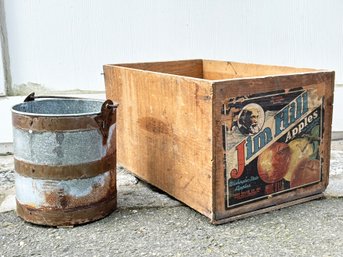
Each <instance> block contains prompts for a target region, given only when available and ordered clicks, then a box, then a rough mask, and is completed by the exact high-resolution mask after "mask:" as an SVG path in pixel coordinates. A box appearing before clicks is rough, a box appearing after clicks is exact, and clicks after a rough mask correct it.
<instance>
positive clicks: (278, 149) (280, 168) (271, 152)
mask: <svg viewBox="0 0 343 257" xmlns="http://www.w3.org/2000/svg"><path fill="white" fill-rule="evenodd" d="M290 159H291V150H290V147H289V146H288V145H287V144H286V143H280V142H275V143H273V144H272V145H271V146H270V147H268V148H267V149H266V150H265V151H264V152H262V153H261V154H260V156H259V157H258V160H257V171H258V175H259V176H260V178H261V179H262V180H263V181H264V182H266V183H275V182H277V181H280V180H281V179H282V178H283V177H284V176H285V175H286V173H287V170H288V166H289V163H290Z"/></svg>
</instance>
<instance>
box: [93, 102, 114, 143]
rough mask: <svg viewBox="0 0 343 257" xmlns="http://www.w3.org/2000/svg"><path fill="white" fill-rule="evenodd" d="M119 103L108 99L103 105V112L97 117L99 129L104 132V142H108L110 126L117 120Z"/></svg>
mask: <svg viewBox="0 0 343 257" xmlns="http://www.w3.org/2000/svg"><path fill="white" fill-rule="evenodd" d="M117 107H118V104H117V103H113V101H112V100H110V99H107V100H106V101H105V102H104V103H103V104H102V106H101V113H100V115H99V116H97V117H95V121H96V122H97V123H98V125H99V130H100V132H101V134H102V138H103V142H102V143H103V144H106V142H107V138H108V135H109V129H110V127H111V126H112V125H113V124H114V123H115V122H116V109H117Z"/></svg>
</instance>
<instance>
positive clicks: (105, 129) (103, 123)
mask: <svg viewBox="0 0 343 257" xmlns="http://www.w3.org/2000/svg"><path fill="white" fill-rule="evenodd" d="M42 98H58V99H84V98H81V97H72V96H36V95H35V92H32V93H31V94H29V95H28V96H27V97H26V98H25V100H24V102H30V101H34V100H35V99H42ZM117 108H118V104H117V103H113V101H112V100H109V99H107V100H106V101H105V102H104V103H103V104H102V106H101V112H100V114H99V115H97V116H96V117H95V118H94V120H95V121H96V123H97V124H98V126H99V130H100V132H101V134H102V136H103V144H106V142H107V138H108V135H109V129H110V127H111V125H113V124H114V123H115V122H116V109H117Z"/></svg>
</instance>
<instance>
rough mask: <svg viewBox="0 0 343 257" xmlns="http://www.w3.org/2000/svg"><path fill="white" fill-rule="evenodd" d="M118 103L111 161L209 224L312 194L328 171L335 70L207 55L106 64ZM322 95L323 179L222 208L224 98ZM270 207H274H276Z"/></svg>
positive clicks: (321, 185) (314, 195) (112, 95)
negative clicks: (306, 91) (295, 92)
mask: <svg viewBox="0 0 343 257" xmlns="http://www.w3.org/2000/svg"><path fill="white" fill-rule="evenodd" d="M104 73H105V83H106V94H107V98H109V99H111V100H114V101H116V102H118V103H119V108H118V122H117V124H118V125H117V126H118V127H117V133H118V137H117V138H118V146H117V147H118V163H120V164H122V165H124V166H125V167H126V168H127V169H129V170H131V171H132V172H133V173H134V174H135V175H136V176H138V177H140V178H141V179H143V180H145V181H147V182H148V183H151V184H152V185H154V186H156V187H158V188H160V189H162V190H163V191H165V192H167V193H168V194H170V195H172V196H174V197H175V198H177V199H178V200H180V201H182V202H184V203H185V204H187V205H189V206H190V207H192V208H193V209H195V210H197V211H199V212H200V213H202V214H204V215H205V216H207V217H209V218H210V219H211V221H212V222H213V223H223V222H228V221H231V220H233V219H237V218H240V217H246V216H250V215H253V214H257V213H261V212H265V211H268V210H272V209H276V208H282V207H286V206H289V205H292V204H295V203H300V202H304V201H307V200H310V199H314V198H317V197H318V196H319V195H320V194H321V193H322V192H323V191H324V190H325V188H326V186H327V184H328V176H329V161H330V135H331V122H332V101H333V85H334V73H333V72H328V71H320V70H314V69H303V68H293V67H280V66H270V65H256V64H244V63H235V62H223V61H211V60H186V61H174V62H158V63H137V64H136V63H134V64H120V65H105V66H104ZM300 87H303V88H316V89H317V91H318V92H319V94H320V95H321V96H324V99H325V100H324V109H325V114H324V126H325V128H324V135H323V141H322V146H323V147H322V148H321V149H320V154H321V157H322V158H323V166H322V167H323V170H322V173H323V174H322V182H320V183H317V184H314V185H310V186H306V187H301V188H298V189H294V190H291V191H289V192H286V193H281V194H277V195H273V196H271V197H269V198H264V199H261V200H258V201H255V202H252V203H246V204H243V205H239V206H237V207H232V208H227V207H226V201H225V191H226V190H225V176H224V166H223V139H222V123H223V120H224V119H226V118H227V117H224V116H223V115H222V112H221V108H222V106H223V103H224V102H225V101H227V99H228V98H232V97H237V96H248V95H251V94H257V93H267V92H271V91H276V90H284V89H285V90H288V89H294V88H300ZM275 206H277V207H275Z"/></svg>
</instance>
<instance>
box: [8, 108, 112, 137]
mask: <svg viewBox="0 0 343 257" xmlns="http://www.w3.org/2000/svg"><path fill="white" fill-rule="evenodd" d="M99 117H100V115H92V116H80V117H41V116H28V115H21V114H18V113H13V114H12V124H13V127H15V128H18V129H22V130H26V131H29V130H30V131H37V132H46V131H49V132H56V131H58V132H64V131H72V130H79V131H82V130H90V129H99ZM108 121H109V124H108V126H111V125H113V124H114V123H116V110H115V109H114V110H113V112H112V113H111V119H109V120H108ZM101 126H102V125H101ZM101 129H102V127H101Z"/></svg>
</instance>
